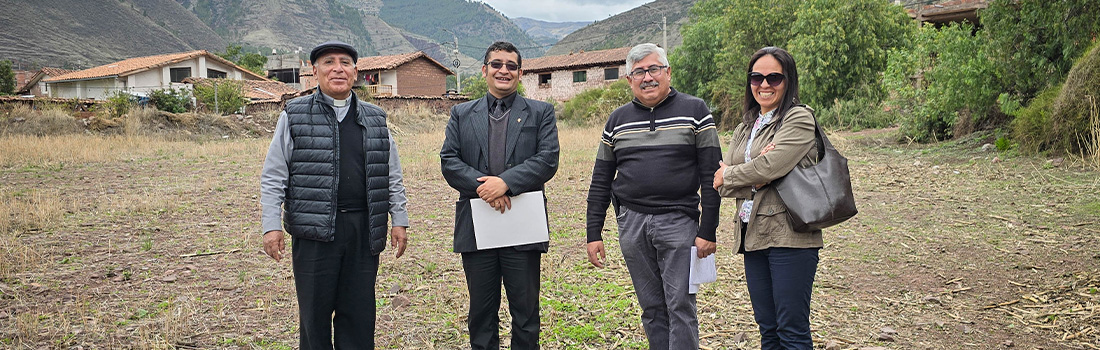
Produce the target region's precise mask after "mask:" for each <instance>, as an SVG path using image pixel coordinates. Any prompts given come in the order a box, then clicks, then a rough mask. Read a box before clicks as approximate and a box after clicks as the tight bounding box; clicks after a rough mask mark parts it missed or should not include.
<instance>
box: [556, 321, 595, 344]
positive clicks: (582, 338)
mask: <svg viewBox="0 0 1100 350" xmlns="http://www.w3.org/2000/svg"><path fill="white" fill-rule="evenodd" d="M561 332H562V335H564V336H565V337H566V338H569V339H572V340H574V341H577V342H587V341H590V340H594V339H596V338H598V337H599V336H600V333H599V332H596V328H595V327H592V325H590V324H581V325H573V326H568V327H565V328H562V329H561Z"/></svg>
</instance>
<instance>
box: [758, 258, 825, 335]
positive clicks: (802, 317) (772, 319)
mask: <svg viewBox="0 0 1100 350" xmlns="http://www.w3.org/2000/svg"><path fill="white" fill-rule="evenodd" d="M818 250H820V248H809V249H800V248H768V249H764V250H759V251H754V252H746V253H745V282H746V283H747V284H748V287H749V298H750V299H751V300H752V310H753V313H754V314H755V316H756V324H758V325H759V326H760V349H762V350H772V349H806V350H810V349H813V347H814V343H813V339H812V337H811V336H810V292H811V291H812V290H813V286H814V275H815V274H816V273H817V262H818V256H817V253H818Z"/></svg>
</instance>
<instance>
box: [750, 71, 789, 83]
mask: <svg viewBox="0 0 1100 350" xmlns="http://www.w3.org/2000/svg"><path fill="white" fill-rule="evenodd" d="M784 79H787V77H785V76H783V73H772V74H768V75H763V74H760V73H757V72H752V73H749V84H752V86H760V84H763V83H764V80H767V81H768V85H771V86H776V85H779V84H782V83H783V80H784Z"/></svg>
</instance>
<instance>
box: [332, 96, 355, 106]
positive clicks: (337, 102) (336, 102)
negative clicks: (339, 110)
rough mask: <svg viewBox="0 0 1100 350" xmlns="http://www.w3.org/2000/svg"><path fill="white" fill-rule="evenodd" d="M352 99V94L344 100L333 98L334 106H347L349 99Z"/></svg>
mask: <svg viewBox="0 0 1100 350" xmlns="http://www.w3.org/2000/svg"><path fill="white" fill-rule="evenodd" d="M350 99H351V96H348V98H345V99H343V100H337V99H335V98H334V99H332V106H333V107H347V105H348V100H350Z"/></svg>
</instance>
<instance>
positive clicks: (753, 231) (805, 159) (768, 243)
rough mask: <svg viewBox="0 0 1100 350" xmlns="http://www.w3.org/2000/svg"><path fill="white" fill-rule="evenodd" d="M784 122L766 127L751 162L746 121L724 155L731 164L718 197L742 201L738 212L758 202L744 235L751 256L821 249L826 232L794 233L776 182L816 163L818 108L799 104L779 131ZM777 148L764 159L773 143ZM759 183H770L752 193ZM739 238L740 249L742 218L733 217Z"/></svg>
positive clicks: (757, 137) (750, 128)
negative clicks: (783, 250) (773, 250)
mask: <svg viewBox="0 0 1100 350" xmlns="http://www.w3.org/2000/svg"><path fill="white" fill-rule="evenodd" d="M779 119H780V118H773V119H772V120H771V121H770V122H769V123H768V124H765V125H764V126H763V127H761V129H760V131H758V132H757V135H756V139H754V140H753V145H752V150H751V151H750V153H749V154H750V156H751V158H752V161H750V162H748V163H746V162H745V145H746V143H748V141H749V134H750V133H751V132H752V124H751V123H750V124H745V123H741V124H740V125H738V126H737V127H736V128H735V129H734V134H733V138H732V139H731V140H730V147H729V150H728V151H727V153H726V155H725V163H726V165H728V167H727V168H726V171H725V172H724V173H723V177H722V182H723V183H722V187H721V188H719V189H718V193H719V194H721V195H722V196H723V197H731V198H736V199H737V206H735V207H734V208H737V210H740V208H741V205H742V203H744V202H745V200H746V199H748V198H749V197H752V198H753V207H752V213H751V219H750V220H749V223H748V230H747V232H746V234H745V235H744V240H745V242H744V245H745V251H747V252H751V251H756V250H763V249H767V248H778V247H782V248H821V247H822V246H823V245H824V244H823V242H822V240H821V231H820V230H818V231H814V232H811V233H806V232H795V231H794V230H792V229H791V224H790V222H789V221H788V219H787V207H786V206H784V205H783V201H782V200H781V199H780V198H779V193H778V192H777V191H776V190H775V188H774V187H773V186H769V185H770V183H771V182H772V181H774V180H775V179H778V178H780V177H783V176H784V175H787V173H788V172H790V171H791V169H794V167H795V165H798V166H802V167H805V166H810V165H813V164H814V163H816V162H817V160H816V156H817V148H816V147H815V145H816V142H815V139H814V130H815V128H816V122H815V121H814V116H813V110H812V109H810V108H809V107H803V106H796V107H793V108H791V110H790V111H788V112H787V113H786V115H784V116H783V117H782V119H783V125H782V126H781V128H779V130H778V132H777V131H776V127H775V124H776V122H778V121H779ZM771 143H774V144H775V148H774V149H772V150H771V151H769V152H767V153H765V154H764V155H762V156H761V155H760V151H761V150H763V149H764V147H765V146H767V145H768V144H771ZM755 184H768V185H765V186H764V187H762V188H760V189H759V190H758V191H757V192H756V193H753V191H752V186H753V185H755ZM734 220H736V223H735V224H734V225H733V227H734V233H735V234H734V235H733V237H734V239H735V240H736V242H735V243H736V245H735V246H736V247H740V246H741V218H738V217H734Z"/></svg>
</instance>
